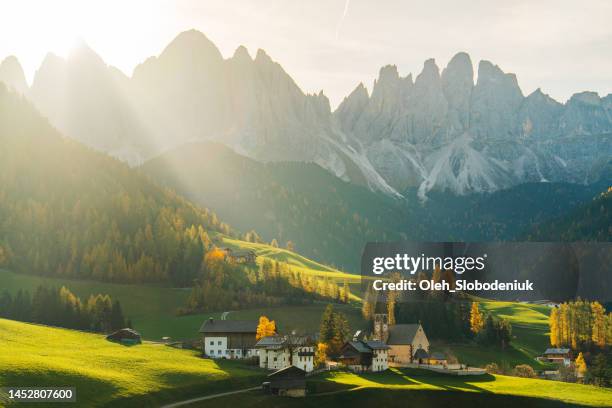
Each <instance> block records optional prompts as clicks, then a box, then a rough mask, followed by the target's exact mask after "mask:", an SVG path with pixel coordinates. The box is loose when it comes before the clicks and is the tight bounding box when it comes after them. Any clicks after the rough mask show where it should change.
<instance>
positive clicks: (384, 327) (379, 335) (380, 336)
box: [373, 313, 389, 343]
mask: <svg viewBox="0 0 612 408" xmlns="http://www.w3.org/2000/svg"><path fill="white" fill-rule="evenodd" d="M373 337H374V340H378V341H382V342H383V343H386V342H387V340H388V339H389V318H388V317H387V314H386V313H377V314H375V315H374V336H373Z"/></svg>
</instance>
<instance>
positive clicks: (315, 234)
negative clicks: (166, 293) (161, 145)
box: [142, 142, 407, 271]
mask: <svg viewBox="0 0 612 408" xmlns="http://www.w3.org/2000/svg"><path fill="white" fill-rule="evenodd" d="M142 171H143V172H145V173H147V174H148V175H150V176H151V178H152V179H154V180H156V181H158V182H160V183H162V184H164V185H166V186H169V187H171V188H173V189H176V191H177V192H179V193H180V194H183V195H185V196H186V197H188V198H190V199H191V200H193V201H194V202H197V203H207V205H208V206H210V208H214V209H215V211H216V212H217V213H218V214H219V216H220V217H221V218H223V219H225V220H228V221H229V222H230V223H231V224H232V225H234V226H235V227H237V228H238V229H240V230H242V231H248V230H251V229H254V230H256V231H257V232H258V233H259V234H261V235H262V236H263V238H264V239H266V240H267V241H270V240H272V239H273V238H276V239H277V240H278V242H279V244H280V245H284V244H285V243H286V241H288V240H291V241H293V242H294V243H295V244H296V248H297V250H298V251H299V252H300V253H302V254H304V255H306V256H310V257H313V258H315V259H318V260H321V261H324V262H327V263H332V264H334V265H337V266H341V267H345V268H346V267H350V268H351V269H352V270H353V271H354V270H355V269H356V266H357V265H358V264H359V262H360V260H359V258H360V254H361V250H362V248H363V246H364V245H365V243H366V242H368V241H379V240H396V239H399V238H400V237H401V236H402V235H401V234H400V231H401V230H402V228H401V227H399V226H400V225H402V223H404V222H405V221H406V220H407V212H406V209H405V205H404V203H403V201H400V200H397V199H394V198H390V197H388V196H386V195H383V194H375V193H373V192H371V191H369V190H368V189H366V188H363V187H359V186H356V185H353V184H350V183H347V182H344V181H342V180H340V179H338V178H336V177H334V176H333V175H332V174H330V173H329V172H327V171H326V170H324V169H322V168H321V167H319V166H318V165H316V164H310V163H278V162H276V163H267V164H263V163H259V162H257V161H255V160H252V159H249V158H247V157H244V156H241V155H239V154H237V153H235V152H233V151H232V150H231V149H229V148H227V147H225V146H223V145H221V144H216V143H206V142H202V143H194V144H189V145H186V146H183V147H181V148H179V149H176V150H174V151H171V152H168V153H166V154H164V155H162V156H160V157H157V158H154V159H152V160H150V161H148V162H147V163H145V164H144V165H143V166H142Z"/></svg>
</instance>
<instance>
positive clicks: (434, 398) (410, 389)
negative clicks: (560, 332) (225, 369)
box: [194, 369, 612, 408]
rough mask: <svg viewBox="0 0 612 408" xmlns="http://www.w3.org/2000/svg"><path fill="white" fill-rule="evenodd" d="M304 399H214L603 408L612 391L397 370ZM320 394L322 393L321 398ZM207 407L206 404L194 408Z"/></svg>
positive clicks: (319, 389)
mask: <svg viewBox="0 0 612 408" xmlns="http://www.w3.org/2000/svg"><path fill="white" fill-rule="evenodd" d="M309 388H310V390H311V392H312V393H311V394H310V395H309V396H308V397H307V398H305V399H304V400H295V399H289V398H278V397H269V396H265V395H262V393H261V392H252V393H250V394H241V395H236V396H232V397H226V398H222V399H218V400H215V403H217V404H219V405H233V406H243V405H244V404H249V405H251V404H252V405H261V406H269V407H338V406H351V407H372V406H384V407H398V408H399V407H406V406H410V407H439V406H453V407H470V408H473V407H491V406H495V407H504V408H505V407H508V408H511V407H512V408H514V407H517V406H521V407H538V408H542V407H580V406H592V407H604V406H610V404H611V401H612V390H610V389H604V388H597V387H593V386H587V385H579V384H569V383H562V382H556V381H546V380H537V379H524V378H517V377H507V376H501V375H496V376H493V375H484V376H475V377H456V376H446V375H441V374H435V373H432V372H428V371H425V370H416V369H412V370H410V369H406V370H397V369H392V370H389V371H387V372H385V373H377V374H364V375H356V374H352V373H344V372H335V373H327V374H323V375H321V376H317V377H314V378H312V379H311V380H310V381H309ZM317 394H321V395H317ZM204 406H207V405H205V404H204V403H202V404H200V405H197V404H196V405H194V407H204Z"/></svg>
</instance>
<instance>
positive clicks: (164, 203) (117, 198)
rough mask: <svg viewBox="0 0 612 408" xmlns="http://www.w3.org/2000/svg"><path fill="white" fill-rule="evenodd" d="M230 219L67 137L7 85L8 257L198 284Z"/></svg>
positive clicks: (1, 230) (3, 179) (0, 143)
mask: <svg viewBox="0 0 612 408" xmlns="http://www.w3.org/2000/svg"><path fill="white" fill-rule="evenodd" d="M210 230H215V231H221V232H224V233H229V227H228V226H227V225H225V224H223V223H222V222H220V221H219V219H218V218H217V217H216V216H215V214H213V213H211V212H209V211H208V210H204V209H200V208H197V207H195V206H193V205H192V204H190V203H189V202H188V201H186V200H185V199H183V198H181V197H179V196H177V195H176V194H174V193H173V192H171V191H168V190H165V189H162V188H160V187H158V186H157V185H156V184H155V183H153V182H151V181H150V180H149V179H148V178H147V177H146V176H143V175H139V174H138V173H137V172H135V171H133V170H131V169H129V168H128V166H127V165H125V164H122V163H120V162H119V161H116V160H114V159H111V158H109V157H107V156H105V155H103V154H100V153H97V152H94V151H92V150H89V149H88V148H86V147H83V146H82V145H80V144H78V143H76V142H74V141H71V140H68V139H66V138H63V137H62V136H61V135H60V134H59V133H58V132H57V131H56V130H55V129H53V128H52V127H51V126H50V125H49V124H48V122H47V121H46V120H45V119H43V118H42V117H41V116H40V115H39V114H38V113H37V112H36V111H35V110H34V109H33V108H32V107H31V106H30V104H29V103H27V102H26V101H24V100H23V99H21V98H20V97H18V96H17V95H15V94H13V93H11V92H9V91H7V89H6V88H5V87H4V86H0V266H4V267H7V268H9V269H13V270H15V271H18V272H25V273H31V274H39V275H55V276H64V277H78V278H91V279H96V280H104V281H112V282H145V281H146V282H161V281H164V282H171V283H173V284H175V285H185V284H190V283H191V282H192V281H193V279H194V278H195V277H196V276H197V274H198V273H199V271H200V268H201V263H202V259H203V256H204V253H205V251H206V250H207V249H208V248H209V247H210V245H211V243H210V239H209V236H208V234H207V231H210Z"/></svg>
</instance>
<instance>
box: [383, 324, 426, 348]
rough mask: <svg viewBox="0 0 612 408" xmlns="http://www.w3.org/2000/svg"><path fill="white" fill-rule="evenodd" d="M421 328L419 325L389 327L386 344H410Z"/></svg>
mask: <svg viewBox="0 0 612 408" xmlns="http://www.w3.org/2000/svg"><path fill="white" fill-rule="evenodd" d="M419 327H421V325H420V324H394V325H391V326H389V339H388V340H387V344H392V345H400V344H412V340H413V339H414V336H416V334H417V331H418V330H419Z"/></svg>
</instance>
